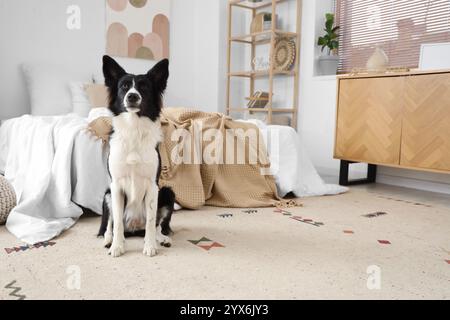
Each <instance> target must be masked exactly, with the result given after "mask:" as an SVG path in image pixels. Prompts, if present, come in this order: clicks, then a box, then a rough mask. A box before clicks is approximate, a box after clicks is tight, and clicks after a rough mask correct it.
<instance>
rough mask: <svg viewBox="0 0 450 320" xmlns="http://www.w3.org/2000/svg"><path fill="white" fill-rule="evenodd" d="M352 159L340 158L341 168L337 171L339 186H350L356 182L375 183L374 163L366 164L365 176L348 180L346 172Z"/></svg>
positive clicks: (375, 169) (375, 168)
mask: <svg viewBox="0 0 450 320" xmlns="http://www.w3.org/2000/svg"><path fill="white" fill-rule="evenodd" d="M352 163H356V162H354V161H347V160H341V168H340V171H339V184H340V185H341V186H352V185H358V184H367V183H375V182H376V179H377V166H376V165H374V164H368V166H367V178H365V179H356V180H349V179H348V173H349V167H350V165H351V164H352Z"/></svg>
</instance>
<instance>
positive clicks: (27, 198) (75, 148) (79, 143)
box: [0, 114, 347, 244]
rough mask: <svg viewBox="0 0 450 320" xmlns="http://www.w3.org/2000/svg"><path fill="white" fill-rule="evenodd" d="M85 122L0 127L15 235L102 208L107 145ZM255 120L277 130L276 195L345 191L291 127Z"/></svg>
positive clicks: (38, 235) (62, 225)
mask: <svg viewBox="0 0 450 320" xmlns="http://www.w3.org/2000/svg"><path fill="white" fill-rule="evenodd" d="M89 120H91V119H89ZM87 124H88V120H87V119H85V118H81V117H79V116H77V115H73V114H71V115H66V116H55V117H32V116H28V115H27V116H23V117H20V118H15V119H11V120H7V121H5V122H4V123H3V124H2V125H1V126H0V173H4V174H5V177H6V178H7V179H8V180H9V181H10V182H11V184H12V185H13V187H14V189H15V191H16V193H17V199H18V205H17V206H16V207H15V208H14V210H13V211H12V212H11V213H10V215H9V218H8V221H7V224H6V227H7V228H8V230H9V231H10V232H11V233H13V234H14V235H15V236H16V237H17V238H19V239H20V240H22V241H24V242H26V243H29V244H34V243H37V242H41V241H46V240H50V239H52V238H54V237H55V236H57V235H59V234H60V233H61V232H63V231H64V230H66V229H68V228H70V227H71V226H72V225H73V224H74V223H75V222H76V221H77V219H78V218H79V217H80V216H81V214H82V209H81V207H80V206H82V207H85V208H88V209H91V210H92V211H94V212H97V213H101V212H102V209H101V208H102V201H103V195H104V192H105V190H106V188H107V187H108V185H109V175H108V171H107V165H106V163H107V155H108V150H107V147H106V146H104V145H103V144H102V142H101V141H99V140H95V139H94V138H93V137H92V136H91V135H90V133H88V132H87V131H86V126H87ZM255 124H257V125H258V126H259V128H260V130H261V131H262V132H263V134H264V133H268V134H269V136H270V133H271V131H273V130H277V134H276V135H275V137H277V139H278V143H279V146H280V148H274V147H272V146H271V144H269V146H268V148H267V149H268V152H269V157H270V160H271V164H272V169H273V174H274V176H275V179H276V181H277V186H278V190H279V193H280V195H281V196H284V195H285V194H287V193H289V192H291V191H292V192H294V193H295V195H297V196H299V197H304V196H316V195H326V194H337V193H341V192H345V191H346V190H347V189H346V188H343V187H340V186H336V185H327V184H325V183H324V182H323V181H322V179H321V178H320V177H319V175H318V174H317V172H316V170H315V169H314V167H313V165H312V163H311V161H310V160H309V158H308V156H307V154H306V152H305V150H304V148H303V146H302V144H301V142H300V139H299V137H298V135H297V133H296V132H295V130H293V129H292V128H288V127H283V126H266V125H265V124H263V123H262V122H258V121H256V122H255Z"/></svg>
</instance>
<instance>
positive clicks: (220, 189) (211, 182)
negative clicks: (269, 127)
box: [90, 108, 298, 209]
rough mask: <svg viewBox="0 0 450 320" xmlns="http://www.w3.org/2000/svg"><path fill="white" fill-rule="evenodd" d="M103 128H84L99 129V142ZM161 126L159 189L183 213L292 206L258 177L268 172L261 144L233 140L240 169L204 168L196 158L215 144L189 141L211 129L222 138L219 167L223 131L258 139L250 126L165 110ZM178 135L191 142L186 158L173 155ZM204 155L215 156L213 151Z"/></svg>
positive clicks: (218, 116) (189, 111)
mask: <svg viewBox="0 0 450 320" xmlns="http://www.w3.org/2000/svg"><path fill="white" fill-rule="evenodd" d="M105 123H106V122H105V121H101V120H98V121H97V124H95V123H94V124H91V125H90V127H91V128H90V129H91V130H92V131H93V132H94V133H95V132H96V131H98V130H97V128H96V126H100V127H101V128H102V129H101V131H102V136H104V132H105V130H104V128H103V126H104V124H105ZM161 125H162V130H163V135H164V137H163V142H162V143H161V144H160V150H159V151H160V154H161V162H162V164H161V165H162V172H161V177H160V181H159V182H160V187H162V186H169V187H171V188H172V189H173V191H174V192H175V194H176V200H177V202H178V203H179V204H180V205H181V206H183V207H184V208H189V209H197V208H200V207H202V206H203V205H210V206H218V207H236V208H251V207H269V206H277V207H290V206H295V205H298V204H297V203H296V202H295V201H292V200H291V201H287V200H282V199H280V198H279V197H278V195H277V189H276V184H275V180H274V178H273V176H272V175H263V174H261V169H263V170H264V169H265V170H266V171H267V170H268V168H269V167H270V164H269V161H268V159H267V152H266V149H265V146H264V143H256V142H255V141H254V140H253V141H251V142H250V143H245V140H246V139H245V137H243V136H237V137H235V138H234V139H235V143H234V148H235V155H237V154H239V152H243V154H244V155H245V162H244V164H228V163H227V164H224V163H222V164H221V163H220V162H219V163H218V164H217V163H216V164H207V163H205V162H204V161H203V160H204V159H202V156H201V155H202V154H203V152H205V150H208V149H207V148H208V146H209V147H211V143H214V142H215V141H216V140H215V138H212V140H211V141H206V140H207V139H199V140H196V139H194V138H193V137H198V133H199V132H201V133H202V134H203V136H205V133H207V131H208V130H210V129H216V130H218V131H220V132H221V133H222V137H223V143H221V144H220V143H218V144H217V146H218V148H217V149H216V150H219V152H221V153H222V154H223V155H224V156H223V158H224V162H225V159H226V154H227V150H226V143H225V140H226V138H225V137H226V130H227V129H233V130H236V129H242V130H243V131H244V132H246V131H247V130H253V131H254V132H255V133H257V137H258V139H262V137H260V136H259V129H258V128H257V127H256V126H254V125H253V124H249V123H244V122H239V121H233V120H232V119H231V118H229V117H227V116H225V115H223V114H220V113H207V112H202V111H196V110H192V109H185V108H165V109H163V114H162V117H161ZM180 130H183V131H180ZM194 131H196V134H194ZM182 132H184V133H185V134H188V136H190V137H191V138H187V139H191V143H192V144H191V146H193V147H192V148H191V153H190V154H189V153H185V154H189V155H188V156H186V155H185V154H183V152H185V150H186V149H183V152H178V151H177V150H179V149H177V148H178V146H180V145H182V144H181V143H180V141H182V140H181V139H182V138H180V137H181V133H182ZM177 138H178V139H177ZM173 140H175V141H173ZM248 140H250V139H247V141H248ZM183 141H184V140H183ZM187 141H189V140H187ZM195 141H198V143H195ZM259 141H260V140H258V142H259ZM220 146H222V148H220ZM258 148H259V149H258ZM209 150H211V149H209ZM249 150H250V151H252V152H255V154H256V157H257V160H258V161H256V163H254V162H253V163H249V157H250V156H249V155H250V153H249ZM196 153H197V155H200V156H198V157H197V159H195V156H194V155H195V154H196ZM174 154H178V155H181V156H184V157H187V158H184V159H188V160H190V161H188V162H189V163H186V161H183V162H182V163H180V161H176V158H174V156H173V155H174ZM210 154H212V155H213V156H214V155H216V153H215V151H213V152H211V153H210ZM219 159H220V157H219ZM195 160H196V161H195ZM194 161H195V162H194ZM234 163H235V162H234Z"/></svg>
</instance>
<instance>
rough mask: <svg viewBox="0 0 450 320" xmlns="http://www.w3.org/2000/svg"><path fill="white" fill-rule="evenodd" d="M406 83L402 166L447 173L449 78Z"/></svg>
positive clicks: (421, 77) (449, 164)
mask: <svg viewBox="0 0 450 320" xmlns="http://www.w3.org/2000/svg"><path fill="white" fill-rule="evenodd" d="M405 81H406V82H405V90H406V92H405V108H404V119H403V136H402V151H401V165H405V166H412V167H419V168H429V169H437V170H450V74H449V73H444V74H433V75H418V76H414V77H408V78H407V79H406V80H405Z"/></svg>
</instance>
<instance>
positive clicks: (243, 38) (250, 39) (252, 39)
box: [228, 30, 297, 44]
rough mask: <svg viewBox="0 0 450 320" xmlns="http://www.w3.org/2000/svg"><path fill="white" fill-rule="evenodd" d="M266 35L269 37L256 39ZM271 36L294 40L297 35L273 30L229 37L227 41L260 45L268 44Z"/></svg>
mask: <svg viewBox="0 0 450 320" xmlns="http://www.w3.org/2000/svg"><path fill="white" fill-rule="evenodd" d="M267 35H269V36H270V37H268V38H264V39H257V38H258V37H261V36H267ZM272 36H275V37H280V38H296V37H297V33H296V32H289V31H282V30H275V32H274V33H272V30H265V31H262V32H255V33H250V34H245V35H240V36H235V37H231V38H229V39H228V40H229V41H234V42H241V43H248V44H262V43H270V40H271V38H272Z"/></svg>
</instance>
